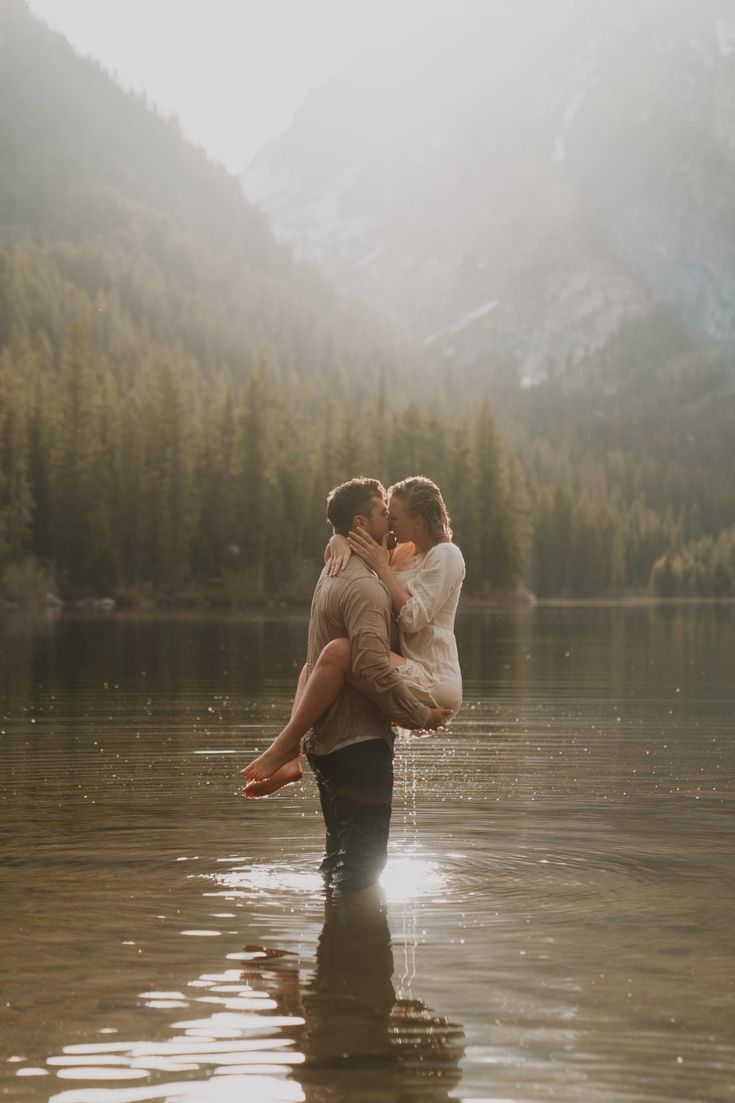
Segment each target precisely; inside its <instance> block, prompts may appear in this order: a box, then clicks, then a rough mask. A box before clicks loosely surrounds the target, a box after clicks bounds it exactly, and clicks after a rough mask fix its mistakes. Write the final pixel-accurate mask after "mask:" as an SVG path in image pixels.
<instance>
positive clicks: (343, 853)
mask: <svg viewBox="0 0 735 1103" xmlns="http://www.w3.org/2000/svg"><path fill="white" fill-rule="evenodd" d="M308 759H309V765H310V766H311V768H312V770H313V771H314V775H315V777H316V780H317V785H318V787H319V798H320V800H321V804H322V814H323V816H324V823H325V825H326V828H327V839H326V845H325V853H324V859H323V861H322V864H321V866H320V867H319V868H320V870H321V873H322V876H323V877H324V880H325V882H326V884H327V885H330V886H331V887H332V888H333V889H336V890H339V891H343V892H357V891H358V890H359V889H363V888H367V887H368V886H369V885H372V884H374V883H375V881H377V879H378V877H379V876H380V874H381V872H382V870H383V868H384V866H385V863H386V859H387V856H388V831H389V828H390V813H391V801H392V799H393V753H392V751H391V749H390V747H389V746H388V744H387V743H385V742H384V741H383V740H382V739H370V740H368V741H366V742H364V743H351V744H350V745H349V746H348V747H342V748H341V750H339V751H333V752H332V753H331V754H322V755H311V754H310V755H309V756H308Z"/></svg>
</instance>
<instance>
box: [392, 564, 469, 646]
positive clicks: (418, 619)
mask: <svg viewBox="0 0 735 1103" xmlns="http://www.w3.org/2000/svg"><path fill="white" fill-rule="evenodd" d="M464 574H465V569H464V560H463V558H462V553H461V552H460V550H459V548H457V547H456V546H455V545H454V544H437V545H435V546H434V547H433V548H432V549H431V551H430V552H429V553H428V554H427V556H426V559H425V560H424V563H423V565H422V567H421V569H420V570H419V571H418V573H417V574H416V575H415V577H414V578H412V579H411V580H410V581H408V582H407V583H406V589H407V590H408V592H409V593H410V595H411V596H410V597H409V599H408V601H407V602H406V604H405V605H404V606H403V608H402V609H401V611H400V613H399V614H398V618H397V619H398V624H399V625H400V627H401V628H402V629H403V631H404V632H406V633H409V634H410V633H411V632H418V631H419V630H420V629H421V628H425V627H426V625H427V624H431V622H432V620H433V619H434V617H435V616H436V613H437V612H438V610H439V609H441V607H442V606H443V605H444V604H445V602H446V601H447V599H448V598H449V597H450V595H451V594H453V593H454V592H455V590H457V589H459V587H460V586H461V585H462V580H463V579H464Z"/></svg>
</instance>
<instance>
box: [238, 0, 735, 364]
mask: <svg viewBox="0 0 735 1103" xmlns="http://www.w3.org/2000/svg"><path fill="white" fill-rule="evenodd" d="M734 168H735V8H734V7H733V5H732V3H730V2H729V0H622V2H621V0H584V2H583V3H581V2H579V0H557V2H555V3H554V4H553V5H552V4H549V3H546V2H542V0H524V2H523V3H521V4H517V3H516V4H513V3H510V0H496V2H483V3H482V4H479V5H471V4H469V5H468V4H464V5H459V6H457V7H456V8H454V7H453V8H452V12H451V13H448V14H446V15H445V16H444V17H443V18H442V19H441V20H440V21H439V22H436V21H435V22H433V23H428V24H427V25H425V26H422V27H417V28H415V33H414V34H413V35H412V36H411V38H410V39H406V40H404V41H402V42H394V43H392V44H391V46H390V47H387V48H385V49H382V50H380V51H378V52H374V53H372V54H371V55H369V56H366V57H365V58H363V59H361V60H360V61H359V62H357V63H355V64H354V65H353V66H352V67H350V68H349V69H347V70H346V71H344V72H343V73H342V74H341V75H339V76H338V77H336V78H335V79H333V80H332V81H331V82H329V83H328V84H326V85H325V86H323V87H322V88H319V89H317V90H315V91H314V92H312V93H311V94H310V95H309V97H308V99H307V100H306V102H305V103H304V105H303V107H302V109H301V110H300V112H299V113H298V115H297V116H296V118H295V120H294V123H293V125H292V126H291V128H290V129H289V130H288V131H287V132H286V133H284V134H283V135H281V136H280V137H278V138H276V139H275V140H273V141H272V142H271V143H270V144H269V145H268V146H266V147H265V148H264V149H263V150H262V151H261V152H260V153H259V154H258V155H257V156H256V157H255V159H254V160H253V161H252V163H251V164H250V166H249V167H248V169H247V170H246V172H245V174H244V175H243V177H242V186H243V188H244V190H245V192H246V194H247V195H248V197H249V198H251V199H252V200H254V201H255V202H256V203H258V204H259V205H260V206H261V207H262V208H263V209H264V210H265V211H266V212H267V214H268V215H269V216H270V218H271V220H272V223H273V225H274V227H275V230H276V233H277V235H278V236H279V237H280V238H282V239H284V240H286V241H288V242H290V243H292V244H293V245H294V246H295V247H296V249H297V251H298V253H299V254H300V255H302V256H304V257H307V258H309V259H310V260H317V261H320V262H321V263H322V264H323V265H324V267H325V269H326V271H327V272H328V273H329V274H330V275H331V276H332V277H334V278H336V279H338V280H339V282H340V285H341V286H343V287H346V288H348V289H349V290H351V291H352V292H353V293H354V294H356V295H357V296H358V297H361V298H363V299H364V300H367V301H368V302H369V303H370V304H371V305H373V306H376V307H378V308H379V309H380V310H382V311H383V312H384V313H385V314H386V315H389V316H390V317H391V318H392V319H393V320H396V321H398V322H399V323H400V324H402V325H403V326H404V327H405V328H406V330H407V331H408V332H410V333H411V334H412V335H414V336H417V337H418V338H419V339H420V340H421V341H422V342H423V343H424V345H425V346H427V347H429V348H432V349H434V350H435V351H439V352H441V353H444V354H452V355H453V356H454V357H456V358H458V359H459V360H460V362H464V364H465V365H474V371H475V372H477V373H480V374H481V375H482V377H486V376H487V375H488V374H490V375H491V374H492V372H493V371H494V370H495V371H498V370H500V369H502V370H503V371H505V372H507V371H508V370H511V371H513V372H515V373H517V375H518V377H519V378H520V379H522V380H526V381H537V380H539V379H542V378H546V377H548V376H553V375H555V374H559V373H563V372H568V371H570V370H573V369H575V368H580V369H582V370H583V369H584V365H586V364H588V363H589V361H590V358H594V357H595V356H596V355H597V354H599V353H601V352H602V353H604V351H605V350H606V349H608V348H610V347H612V345H613V344H615V343H619V342H620V339H621V337H622V339H623V341H624V342H625V338H626V333H627V332H628V331H629V330H630V331H631V332H635V333H641V332H645V330H646V328H647V327H651V328H652V330H653V332H654V333H655V332H656V331H657V330H658V329H659V328H660V327H662V326H663V327H664V329H667V328H668V329H671V330H672V331H673V332H675V333H678V335H679V338H680V339H681V341H682V342H683V343H686V342H692V343H694V344H695V345H699V344H701V343H705V344H710V343H715V344H716V343H719V342H722V341H727V340H728V339H729V338H731V337H732V335H733V332H734V331H735V190H734V189H733V187H732V180H733V170H734Z"/></svg>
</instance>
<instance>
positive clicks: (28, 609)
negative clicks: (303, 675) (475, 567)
mask: <svg viewBox="0 0 735 1103" xmlns="http://www.w3.org/2000/svg"><path fill="white" fill-rule="evenodd" d="M694 605H703V606H717V605H720V606H731V605H735V597H665V598H663V597H654V596H652V595H646V594H638V595H628V596H626V597H616V598H613V597H591V598H536V597H534V595H533V594H527V595H519V594H511V595H507V596H504V597H472V596H469V597H467V598H464V599H462V600H461V601H460V604H459V608H458V610H457V615H458V616H465V615H467V616H473V615H477V614H489V613H499V614H500V613H504V614H507V613H528V612H531V611H532V610H534V609H536V608H547V609H584V608H590V609H594V608H610V609H621V608H628V609H642V608H652V609H653V608H668V607H672V608H673V607H677V606H694ZM310 606H311V602H310V601H309V600H303V601H275V602H252V603H248V604H242V605H225V604H211V603H205V602H202V603H200V602H190V601H185V600H182V601H167V602H161V603H160V604H156V603H152V602H146V603H143V604H140V605H130V604H127V603H126V604H117V603H116V602H115V601H114V600H113V599H111V598H103V599H98V600H88V601H80V602H78V601H69V602H62V601H60V600H59V601H54V602H36V603H27V604H21V603H14V602H4V603H0V613H1V614H2V615H3V616H5V617H12V616H19V617H22V616H28V615H34V616H54V617H55V616H64V617H68V616H74V617H87V616H89V617H92V616H94V617H97V616H100V615H104V616H113V615H114V616H116V617H143V618H155V617H161V616H164V617H165V616H172V617H186V616H201V617H210V616H221V617H237V618H241V619H246V620H259V619H262V618H273V619H287V618H288V617H295V618H298V619H301V618H304V617H308V615H309V609H310Z"/></svg>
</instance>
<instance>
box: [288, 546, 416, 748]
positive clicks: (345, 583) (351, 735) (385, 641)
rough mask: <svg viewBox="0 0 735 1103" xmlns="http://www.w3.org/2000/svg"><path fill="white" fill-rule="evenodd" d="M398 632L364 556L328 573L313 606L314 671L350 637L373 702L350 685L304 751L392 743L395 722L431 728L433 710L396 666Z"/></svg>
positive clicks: (355, 666) (310, 662)
mask: <svg viewBox="0 0 735 1103" xmlns="http://www.w3.org/2000/svg"><path fill="white" fill-rule="evenodd" d="M392 628H393V618H392V616H391V603H390V596H389V594H388V591H387V590H386V588H385V586H383V584H382V582H380V580H379V579H378V577H377V576H376V575H375V574H373V572H372V571H371V570H370V569H369V567H367V566H366V565H365V564H364V563H363V561H362V560H361V559H360V558H359V556H357V555H353V556H352V558H351V559H350V561H349V563H348V564H347V566H346V567H345V569H344V570H343V571H340V573H339V574H338V575H337V576H336V577H335V578H330V577H329V575H328V574H327V571H326V568H325V569H324V570H323V571H322V573H321V576H320V578H319V581H318V582H317V584H316V589H315V591H314V598H313V600H312V604H311V617H310V619H309V644H308V649H307V653H306V662H307V667H308V670H309V672H311V671H312V670H313V668H314V664H315V663H316V661H317V659H318V658H319V655H320V654H321V651H322V649H323V648H324V647H325V646H326V644H328V643H329V642H330V640H334V639H339V638H340V637H341V638H347V639H349V641H350V648H351V653H352V660H351V665H352V670H353V671H354V673H355V674H356V675H357V677H359V678H360V680H361V681H362V682H363V683H364V685H365V690H366V692H368V693H369V699H368V697H367V696H365V694H364V693H361V692H360V691H359V690H357V689H355V688H354V686H351V685H346V686H345V687H344V689H343V690H342V692H341V693H340V695H339V697H338V698H337V700H336V701H335V702H334V704H333V705H332V706H331V708H330V709H328V711H327V712H326V713H325V714H324V715H323V716H321V717H320V718H319V720H317V722H316V724H315V725H314V728H313V730H312V731H310V732H309V734H308V735H307V736H306V737H305V739H304V750H305V751H307V752H308V753H309V754H317V755H320V754H331V752H332V751H337V750H339V749H340V748H341V747H346V746H348V745H349V744H350V743H359V742H362V741H363V740H366V739H384V740H385V741H386V742H387V743H390V744H392V742H393V734H392V731H391V727H390V722H391V721H393V722H394V723H396V724H399V725H400V726H401V727H405V728H422V727H423V726H424V724H425V723H426V720H427V719H428V716H429V711H430V710H429V708H428V706H427V705H424V704H421V703H420V702H419V701H417V700H416V698H415V697H414V696H413V695H412V693H411V691H410V689H409V688H408V687H407V686H406V684H405V682H404V680H403V679H402V678H401V676H400V674H399V673H398V671H397V670H396V669H395V667H393V666H391V663H390V658H389V651H390V640H391V631H392Z"/></svg>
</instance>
